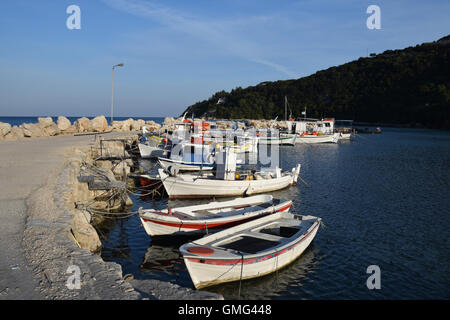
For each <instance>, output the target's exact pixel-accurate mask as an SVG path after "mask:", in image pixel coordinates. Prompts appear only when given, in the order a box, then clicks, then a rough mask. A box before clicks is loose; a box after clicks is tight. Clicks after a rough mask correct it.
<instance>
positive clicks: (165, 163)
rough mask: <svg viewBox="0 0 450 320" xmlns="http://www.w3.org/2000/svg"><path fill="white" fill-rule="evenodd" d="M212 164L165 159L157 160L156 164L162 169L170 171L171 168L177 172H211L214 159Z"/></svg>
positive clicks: (214, 165)
mask: <svg viewBox="0 0 450 320" xmlns="http://www.w3.org/2000/svg"><path fill="white" fill-rule="evenodd" d="M211 161H212V162H206V161H203V162H202V161H185V160H174V159H166V158H161V157H160V158H158V162H159V164H160V165H161V167H162V168H164V169H166V170H170V168H171V167H175V168H177V170H178V171H199V170H213V169H215V168H216V164H215V162H214V159H212V160H211Z"/></svg>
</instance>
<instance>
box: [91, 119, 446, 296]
mask: <svg viewBox="0 0 450 320" xmlns="http://www.w3.org/2000/svg"><path fill="white" fill-rule="evenodd" d="M280 152H281V163H282V167H283V169H291V168H292V167H293V166H294V165H295V164H296V163H301V164H302V170H301V176H302V178H303V179H304V180H305V181H306V182H308V184H309V185H310V187H309V188H308V187H306V185H305V184H303V183H301V182H300V181H299V183H298V185H297V186H296V187H291V188H289V189H286V190H283V191H278V192H273V193H272V194H273V195H274V197H288V198H290V199H293V200H294V206H293V208H292V211H293V212H295V213H300V214H311V215H315V216H319V217H321V218H322V219H323V222H324V224H325V227H324V228H321V229H320V230H319V232H318V233H317V236H316V238H315V240H314V242H313V243H312V244H311V246H310V247H309V248H308V249H307V250H306V251H305V252H304V254H303V255H302V256H301V257H300V258H299V259H298V260H296V261H295V262H294V263H292V264H291V265H289V266H288V267H286V268H284V269H282V270H280V271H279V272H278V273H277V274H273V275H269V276H265V277H263V278H259V279H253V280H247V281H243V282H242V287H241V298H244V299H449V298H450V289H449V288H450V282H449V276H448V275H449V272H450V234H449V227H450V215H449V208H450V186H449V182H450V133H448V132H442V131H432V130H418V129H387V128H386V129H384V130H383V133H382V134H380V135H359V137H358V138H357V139H356V140H355V141H351V142H340V143H339V144H337V145H334V144H329V145H328V144H327V145H296V146H295V147H281V148H280ZM133 201H134V206H133V208H132V209H131V210H137V209H138V208H139V207H141V206H142V207H155V208H162V207H164V206H166V205H167V202H168V201H167V200H161V201H155V202H152V201H145V200H143V199H141V198H140V197H136V196H133ZM199 202H200V201H198V200H197V201H195V200H191V201H179V200H178V201H170V205H171V206H175V205H186V204H195V203H199ZM203 202H204V201H203ZM99 230H100V232H101V233H102V238H103V239H102V242H103V251H102V257H103V258H104V259H105V260H108V261H115V262H118V263H120V264H121V265H122V268H123V272H124V274H126V273H131V274H133V275H134V276H135V278H137V279H139V278H141V279H143V278H151V279H155V278H156V279H163V280H166V281H171V282H174V283H177V284H179V285H181V286H185V287H191V288H192V287H193V285H192V282H191V280H190V277H189V273H188V272H187V270H186V267H185V265H184V263H183V260H182V259H180V258H179V254H178V247H179V246H180V245H181V244H182V243H183V241H177V242H174V241H170V242H169V241H167V240H166V241H162V243H161V241H159V243H157V242H153V243H152V241H151V239H150V238H149V237H148V236H147V234H146V233H145V231H144V229H143V227H142V226H141V222H140V220H139V218H138V217H137V216H132V217H130V218H128V219H122V220H115V221H108V222H107V223H105V224H104V225H102V227H101V228H100V229H99ZM370 265H378V266H379V267H380V269H381V289H380V290H368V289H367V287H366V280H367V278H368V277H369V274H367V273H366V269H367V267H368V266H370ZM238 288H239V283H228V284H223V285H218V286H215V287H210V288H207V289H205V290H208V291H214V292H218V293H221V294H222V295H224V297H225V298H226V299H237V298H239V297H238V296H237V294H238Z"/></svg>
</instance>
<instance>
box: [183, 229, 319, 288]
mask: <svg viewBox="0 0 450 320" xmlns="http://www.w3.org/2000/svg"><path fill="white" fill-rule="evenodd" d="M319 224H320V223H319V221H317V222H315V224H314V225H313V226H312V227H311V230H310V231H309V232H308V233H307V234H306V235H305V236H304V237H302V238H300V239H298V240H297V241H294V242H292V243H289V244H288V245H287V246H286V247H283V248H280V250H279V251H278V252H276V253H269V254H267V255H261V256H257V257H249V258H247V257H245V256H242V258H241V259H236V258H234V259H220V260H217V259H211V260H208V258H207V256H203V257H202V258H201V259H196V258H193V257H184V262H185V264H186V267H187V269H188V271H189V274H190V276H191V279H192V282H193V283H194V286H195V288H196V289H201V288H205V287H209V286H213V285H217V284H221V283H225V282H232V281H239V280H246V279H252V278H257V277H261V276H264V275H267V274H270V273H273V272H275V271H277V270H279V269H281V268H283V267H285V266H287V265H289V264H290V263H292V262H293V261H295V260H296V259H297V258H299V257H300V255H301V254H302V253H303V252H304V251H305V250H306V248H308V246H309V245H310V244H311V242H312V241H313V239H314V237H315V236H316V234H317V231H318V229H319Z"/></svg>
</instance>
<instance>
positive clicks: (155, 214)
mask: <svg viewBox="0 0 450 320" xmlns="http://www.w3.org/2000/svg"><path fill="white" fill-rule="evenodd" d="M291 205H292V201H291V200H287V199H282V200H280V199H273V197H272V196H271V195H259V196H252V197H248V198H236V199H234V200H230V201H222V202H210V203H207V204H201V205H194V206H188V207H178V208H171V209H163V210H155V209H146V210H142V209H139V218H140V219H141V221H142V225H143V226H144V229H145V231H146V232H147V234H148V235H149V236H161V235H192V234H198V233H200V234H204V233H210V232H216V231H218V230H221V229H225V228H229V227H232V226H235V225H238V224H241V223H244V222H248V221H251V220H253V219H257V218H260V217H263V216H266V215H269V214H273V213H275V212H287V211H289V208H290V207H291Z"/></svg>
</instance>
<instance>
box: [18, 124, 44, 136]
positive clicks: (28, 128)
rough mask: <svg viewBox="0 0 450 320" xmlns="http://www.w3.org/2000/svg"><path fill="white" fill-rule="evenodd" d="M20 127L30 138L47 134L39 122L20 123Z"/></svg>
mask: <svg viewBox="0 0 450 320" xmlns="http://www.w3.org/2000/svg"><path fill="white" fill-rule="evenodd" d="M20 127H21V128H22V130H23V135H24V136H25V137H28V138H31V137H33V138H36V137H44V136H46V133H44V132H43V131H42V129H41V127H40V126H39V124H36V123H23V124H21V125H20Z"/></svg>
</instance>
